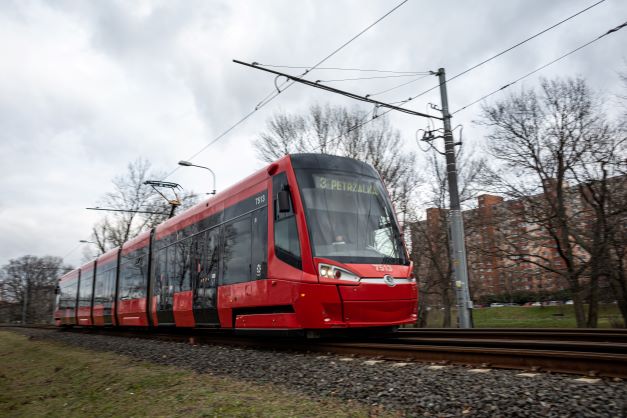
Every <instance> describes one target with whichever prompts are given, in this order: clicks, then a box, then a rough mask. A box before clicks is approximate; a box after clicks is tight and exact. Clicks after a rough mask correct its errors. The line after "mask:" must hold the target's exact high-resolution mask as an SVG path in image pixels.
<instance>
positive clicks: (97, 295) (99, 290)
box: [94, 269, 107, 306]
mask: <svg viewBox="0 0 627 418" xmlns="http://www.w3.org/2000/svg"><path fill="white" fill-rule="evenodd" d="M106 278H107V272H106V271H103V270H101V269H98V270H97V272H96V284H95V286H94V306H96V305H102V304H103V303H104V301H105V292H106V290H105V289H106V286H107V282H106Z"/></svg>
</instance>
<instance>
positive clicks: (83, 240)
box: [78, 239, 98, 245]
mask: <svg viewBox="0 0 627 418" xmlns="http://www.w3.org/2000/svg"><path fill="white" fill-rule="evenodd" d="M78 242H80V243H81V244H94V245H98V243H97V242H93V241H87V240H86V239H82V240H80V241H78Z"/></svg>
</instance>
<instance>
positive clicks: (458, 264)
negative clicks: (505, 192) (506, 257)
mask: <svg viewBox="0 0 627 418" xmlns="http://www.w3.org/2000/svg"><path fill="white" fill-rule="evenodd" d="M438 78H439V81H440V97H441V99H442V116H443V120H442V121H443V122H444V152H445V155H446V173H447V177H448V191H449V198H450V211H449V239H450V243H451V264H452V266H453V281H454V283H453V284H454V285H455V293H456V295H457V305H458V311H457V312H458V313H457V318H458V324H459V327H460V328H473V322H472V302H471V301H470V292H469V291H468V265H467V261H466V244H465V242H464V220H463V218H462V211H461V205H460V202H459V189H458V187H457V165H456V163H455V142H454V140H453V131H452V130H451V114H450V113H449V111H448V96H447V93H446V73H445V71H444V68H440V69H438Z"/></svg>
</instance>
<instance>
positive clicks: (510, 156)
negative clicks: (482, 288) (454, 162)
mask: <svg viewBox="0 0 627 418" xmlns="http://www.w3.org/2000/svg"><path fill="white" fill-rule="evenodd" d="M480 123H481V124H483V125H485V126H487V127H488V128H489V129H490V133H489V135H488V140H489V146H488V149H489V153H490V154H491V155H492V157H493V158H494V160H495V161H496V162H497V166H496V168H494V169H493V170H491V171H490V172H489V175H488V176H486V177H485V180H486V183H488V184H489V185H490V186H491V188H492V190H494V191H496V192H499V193H501V194H504V195H506V196H508V197H510V198H513V199H514V200H516V201H517V202H519V204H516V205H509V206H508V207H509V208H510V210H511V213H510V214H509V215H508V216H510V217H512V218H513V219H517V220H518V222H519V224H520V228H517V231H516V234H514V235H512V231H502V232H503V233H502V235H501V237H502V245H501V246H500V247H499V251H500V255H501V256H503V257H508V258H510V259H512V260H517V262H524V263H529V264H532V265H535V266H538V267H540V268H542V269H545V270H546V271H549V272H551V273H553V274H555V275H558V276H560V277H562V278H563V279H564V280H565V282H566V283H567V284H568V286H569V289H570V292H571V295H572V298H573V301H574V303H575V316H576V320H577V325H578V326H580V327H583V326H596V299H595V298H594V295H595V294H596V291H597V280H596V278H595V277H598V276H599V275H600V273H594V274H592V276H594V277H591V275H590V269H591V266H592V267H593V268H594V266H593V264H594V263H598V262H599V260H600V258H599V257H605V256H606V255H607V249H606V248H605V247H606V245H605V244H602V243H601V242H600V241H599V240H602V241H603V242H606V241H607V239H608V236H609V232H608V231H606V232H601V231H603V230H604V228H605V226H603V225H602V224H603V223H604V222H606V221H607V222H614V221H615V220H616V219H618V218H619V217H620V215H619V212H620V210H618V211H617V210H616V209H612V211H613V212H612V213H613V214H612V216H611V217H612V219H613V220H610V219H609V218H608V219H605V220H603V219H601V218H599V211H604V210H607V209H608V205H610V199H609V196H610V195H612V193H613V191H615V189H614V185H613V183H610V182H609V180H610V177H611V175H610V173H611V172H616V173H617V172H618V171H617V170H620V169H619V168H618V166H619V165H620V163H619V161H621V160H622V161H623V162H624V154H623V156H622V157H621V156H620V153H621V152H623V151H621V147H622V145H621V144H623V143H624V140H621V139H619V138H617V137H616V134H617V131H616V130H614V129H611V128H610V126H609V124H608V123H607V121H606V119H605V117H604V116H603V111H602V107H601V105H600V102H599V100H598V98H596V97H595V96H594V94H593V93H592V92H591V91H590V89H589V88H588V86H587V85H586V83H585V81H584V80H582V79H580V78H578V79H565V80H561V79H557V80H552V81H547V80H543V81H542V83H541V90H540V93H537V92H536V91H535V90H533V89H531V90H523V91H521V92H520V93H519V94H512V95H510V96H509V98H507V99H505V100H503V101H501V102H498V103H496V104H494V105H491V106H485V107H484V109H483V115H482V119H481V121H480ZM610 167H611V169H612V171H608V170H609V169H610ZM578 184H580V185H581V186H580V187H575V186H576V185H578ZM593 184H594V186H593ZM599 185H601V186H599ZM586 190H587V191H586ZM603 190H605V191H603ZM597 192H600V193H597ZM601 195H603V197H601ZM599 198H601V201H598V199H599ZM595 206H596V208H595ZM591 226H592V228H591ZM595 229H596V230H597V233H596V236H595V237H590V234H589V231H591V230H595ZM530 242H533V243H535V245H533V246H531V245H529V243H530ZM539 246H543V247H544V248H545V249H546V250H547V251H546V252H544V251H536V249H537V248H538V247H539ZM597 246H599V248H600V249H601V250H600V251H601V252H602V253H605V254H606V255H605V256H601V255H600V254H599V252H598V251H596V250H593V248H596V247H597ZM531 249H534V250H533V251H532V250H531ZM547 254H552V255H551V256H548V255H547ZM553 255H554V256H553ZM585 291H588V293H589V294H591V295H593V297H592V298H591V300H590V301H591V302H592V303H590V311H589V313H588V319H589V321H587V320H586V314H585V310H584V305H583V302H584V293H585Z"/></svg>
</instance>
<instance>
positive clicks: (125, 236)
mask: <svg viewBox="0 0 627 418" xmlns="http://www.w3.org/2000/svg"><path fill="white" fill-rule="evenodd" d="M164 177H165V173H162V172H154V171H150V162H148V161H147V160H143V159H137V160H135V161H133V162H131V163H129V164H128V166H127V172H126V174H125V175H121V176H116V177H115V178H114V179H113V180H112V183H113V186H114V190H113V191H112V192H109V193H106V194H105V195H104V197H103V198H102V200H101V201H100V205H101V206H103V207H107V208H111V209H120V210H124V211H123V212H110V213H107V214H106V215H104V216H103V218H102V219H101V220H100V221H99V222H98V223H96V224H95V225H94V226H93V228H92V240H93V241H94V242H95V243H96V244H97V246H98V251H99V253H100V254H102V253H104V252H105V251H107V250H109V249H111V248H114V247H119V246H121V245H122V244H124V243H125V242H126V241H128V240H129V239H132V238H134V237H136V236H137V235H139V234H140V233H141V232H143V231H146V230H148V229H150V228H153V227H154V226H156V225H158V224H159V223H161V222H163V221H164V220H166V219H167V218H168V215H169V212H170V205H169V203H168V202H167V201H166V200H165V199H164V198H163V197H162V196H160V195H159V194H158V193H157V192H156V191H155V190H154V189H153V188H152V187H151V186H148V185H146V184H144V182H145V181H146V180H155V179H161V178H164ZM172 197H174V196H172ZM179 198H180V199H181V201H182V202H183V208H186V207H190V206H191V205H193V204H194V203H195V201H196V195H195V194H194V193H193V192H188V193H183V194H182V195H180V196H179ZM181 209H182V208H179V210H181ZM138 211H140V212H142V213H138ZM143 212H152V213H143Z"/></svg>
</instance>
